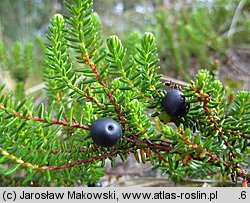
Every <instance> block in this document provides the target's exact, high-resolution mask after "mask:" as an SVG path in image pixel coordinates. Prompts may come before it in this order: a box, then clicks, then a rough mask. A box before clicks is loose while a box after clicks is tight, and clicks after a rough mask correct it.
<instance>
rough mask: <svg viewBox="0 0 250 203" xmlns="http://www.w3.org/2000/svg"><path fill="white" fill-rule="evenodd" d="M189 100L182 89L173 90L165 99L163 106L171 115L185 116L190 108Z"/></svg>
mask: <svg viewBox="0 0 250 203" xmlns="http://www.w3.org/2000/svg"><path fill="white" fill-rule="evenodd" d="M187 101H188V100H187V98H185V96H184V94H183V93H182V92H181V91H179V90H171V91H169V92H168V93H167V94H166V95H165V97H164V99H163V108H164V109H165V111H166V112H167V113H168V114H169V115H170V116H173V117H183V116H185V115H187V113H188V112H189V109H190V104H189V103H187Z"/></svg>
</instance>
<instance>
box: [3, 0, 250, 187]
mask: <svg viewBox="0 0 250 203" xmlns="http://www.w3.org/2000/svg"><path fill="white" fill-rule="evenodd" d="M92 4H93V2H92V1H91V0H72V2H71V4H69V3H65V6H66V7H67V10H68V14H66V15H64V16H63V15H61V14H56V15H55V16H54V17H53V18H52V19H51V23H50V26H49V31H50V33H49V34H48V35H47V39H48V41H47V44H46V56H45V61H46V65H45V70H44V76H45V81H46V91H47V96H48V104H45V103H44V104H43V103H41V104H40V105H39V106H38V108H35V106H34V101H33V99H27V98H24V97H23V98H22V99H18V100H15V99H14V98H13V97H15V96H16V92H14V93H13V92H8V91H5V89H4V85H2V86H1V87H0V89H1V91H2V93H1V94H0V134H1V137H0V146H1V147H0V153H1V155H2V156H1V157H0V163H1V165H2V166H3V169H1V170H2V171H3V172H2V171H1V174H5V175H6V176H11V174H13V173H18V172H19V171H20V170H22V169H24V171H25V178H24V179H23V181H22V184H23V185H27V184H29V183H30V182H33V183H36V184H37V185H65V186H69V185H73V184H95V183H97V182H98V181H99V179H100V178H101V177H102V176H103V175H104V171H103V167H104V166H105V164H106V161H107V160H110V161H111V166H114V165H115V164H116V157H120V158H121V160H122V161H125V160H126V159H127V157H128V156H129V154H133V155H134V157H135V159H136V160H137V161H138V162H142V163H146V162H147V161H150V163H151V164H152V165H153V166H154V167H158V168H160V169H162V171H163V173H167V174H168V175H169V176H168V177H169V178H170V179H172V180H175V181H177V180H182V179H185V178H188V177H204V176H208V174H218V170H220V173H221V174H222V175H224V176H230V177H231V178H232V180H233V181H235V180H236V179H237V178H243V179H247V178H248V179H249V175H248V174H247V172H246V167H247V160H248V158H249V131H250V125H249V114H250V93H249V92H243V91H242V92H238V93H237V95H236V97H235V98H234V99H233V101H232V102H231V103H228V101H227V99H226V97H225V88H224V87H223V85H222V83H221V82H220V81H219V80H217V79H216V78H214V76H213V74H210V72H209V71H208V70H200V71H198V73H197V75H196V77H195V78H194V80H193V81H191V82H190V84H189V85H188V86H186V87H185V88H184V89H183V92H184V94H185V96H186V97H188V98H189V102H190V104H191V110H190V112H189V113H188V115H187V116H186V117H184V118H179V119H174V118H170V117H169V116H168V115H166V117H165V116H164V114H163V108H162V99H163V97H164V94H165V93H166V91H165V90H162V88H163V86H164V84H163V83H161V82H160V80H159V79H160V77H161V75H160V74H159V73H158V72H159V69H160V66H158V63H159V59H158V55H157V46H156V39H155V37H154V35H153V34H152V33H150V32H145V33H144V34H142V36H139V35H137V34H134V37H132V40H134V45H135V46H131V45H129V44H128V46H127V47H128V48H129V49H130V50H127V49H126V48H125V47H124V46H123V44H122V42H121V40H120V39H119V38H118V37H117V36H114V35H112V36H109V37H107V38H106V40H105V39H103V38H102V35H101V24H100V21H99V18H98V15H97V14H96V13H94V12H93V11H92V9H91V7H92ZM194 15H195V14H194ZM196 17H197V16H196ZM194 18H195V16H194ZM169 37H171V35H169ZM171 46H173V47H175V45H174V44H172V45H171ZM0 50H2V51H1V52H0V53H1V54H0V56H2V55H3V54H2V53H4V49H0ZM178 51H179V49H176V53H175V57H176V58H178V57H180V56H179V55H178V53H177V52H178ZM24 53H25V54H24V56H25V57H24V58H26V59H29V56H30V53H31V51H30V47H29V46H28V47H27V48H25V51H24ZM13 56H15V60H21V58H22V57H20V46H19V45H16V47H15V52H13ZM187 57H188V56H187ZM3 58H4V57H3ZM3 61H4V60H3ZM14 62H15V61H14ZM22 64H23V66H22V67H28V66H30V61H29V60H25V63H22ZM14 67H18V66H14ZM22 74H23V73H22ZM22 74H20V75H18V76H19V77H21V76H22ZM25 78H26V77H25ZM22 81H23V82H24V78H23V77H22ZM158 115H159V118H158V117H157V116H158ZM162 116H163V117H162ZM101 117H109V118H112V119H114V120H116V121H117V122H119V124H120V125H121V127H122V129H123V137H122V139H121V141H120V142H119V143H118V144H117V145H116V146H114V147H112V148H103V147H98V146H96V145H94V144H93V141H92V139H91V137H90V134H89V130H90V126H91V124H92V123H93V121H95V120H96V119H97V118H101ZM159 120H163V122H160V121H159ZM169 121H171V122H174V123H175V124H176V129H175V130H174V129H173V127H171V126H170V125H169V123H168V122H169Z"/></svg>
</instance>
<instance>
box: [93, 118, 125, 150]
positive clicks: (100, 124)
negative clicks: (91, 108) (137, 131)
mask: <svg viewBox="0 0 250 203" xmlns="http://www.w3.org/2000/svg"><path fill="white" fill-rule="evenodd" d="M90 135H91V137H92V139H93V142H94V143H95V144H96V145H98V146H101V147H112V146H114V145H115V144H116V143H117V142H118V141H119V140H120V139H121V137H122V129H121V126H120V125H119V123H117V122H116V121H115V120H113V119H110V118H99V119H97V120H95V121H94V122H93V123H92V125H91V127H90Z"/></svg>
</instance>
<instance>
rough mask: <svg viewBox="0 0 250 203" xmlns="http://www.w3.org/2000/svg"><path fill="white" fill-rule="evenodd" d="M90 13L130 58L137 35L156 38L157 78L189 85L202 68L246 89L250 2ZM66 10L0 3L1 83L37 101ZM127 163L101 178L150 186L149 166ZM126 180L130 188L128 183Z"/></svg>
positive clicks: (45, 0)
mask: <svg viewBox="0 0 250 203" xmlns="http://www.w3.org/2000/svg"><path fill="white" fill-rule="evenodd" d="M67 1H68V2H70V0H67ZM94 11H95V12H97V13H98V14H99V16H100V19H101V21H102V29H103V38H104V39H105V37H107V36H109V35H117V36H118V37H119V38H120V39H121V40H122V42H123V45H124V46H125V47H127V48H128V54H133V53H131V52H132V51H131V49H130V47H134V46H135V45H136V43H137V42H138V38H140V36H141V35H142V33H144V32H146V31H149V32H152V33H154V35H155V37H156V42H157V47H158V54H159V59H160V63H159V65H160V66H161V73H162V74H164V75H166V76H170V77H173V78H176V79H179V80H183V81H186V82H189V81H190V80H191V79H192V78H193V77H194V76H195V74H196V73H197V70H198V69H201V68H206V69H208V70H210V71H211V72H212V73H213V74H214V75H215V76H216V77H217V78H218V79H220V80H221V81H222V82H223V84H224V85H225V86H227V87H228V88H230V89H231V90H232V91H237V90H250V1H247V0H153V1H152V0H129V1H128V0H94ZM66 12H67V11H66V9H65V7H64V6H63V0H1V1H0V83H6V84H7V88H9V89H14V87H15V86H16V85H18V84H19V82H21V83H20V85H22V84H25V85H24V86H23V87H22V88H23V89H24V90H25V91H24V92H25V94H26V95H25V96H28V97H29V96H33V97H35V98H36V102H37V103H40V102H41V100H43V99H44V98H45V96H44V92H43V91H42V89H43V83H42V82H43V68H44V50H45V48H44V45H45V44H44V43H45V42H46V36H45V34H46V33H48V29H47V28H48V25H49V21H50V19H51V17H52V16H53V15H54V14H56V13H66ZM22 88H17V89H22ZM21 92H22V91H21ZM17 94H18V93H17ZM20 94H21V93H20ZM22 96H23V95H20V98H21V97H22ZM130 163H131V160H130V159H129V160H128V162H127V163H126V164H125V165H124V164H122V167H120V166H119V164H118V166H117V167H116V170H110V169H109V168H107V169H106V170H107V171H106V172H107V174H108V177H106V178H107V179H106V181H107V180H108V179H110V178H111V177H115V179H116V180H117V179H119V180H122V181H123V179H122V178H123V177H124V176H129V177H131V176H133V177H134V176H135V175H137V176H145V177H147V178H148V179H147V180H148V181H146V184H149V186H150V184H152V183H153V182H152V181H151V179H150V177H153V178H154V180H156V179H155V178H156V177H159V175H160V174H159V173H158V172H157V171H154V172H152V170H151V167H150V166H147V165H143V166H141V165H140V167H139V169H138V166H137V165H136V164H130ZM132 163H134V161H132ZM126 167H127V168H126ZM134 167H135V168H136V170H135V168H134ZM135 171H136V172H135ZM151 173H153V175H152V174H151ZM145 174H146V175H145ZM150 174H151V175H152V176H151V175H150ZM139 180H141V179H138V181H139ZM122 181H121V183H117V181H116V184H124V182H122ZM133 181H134V179H133ZM158 181H160V183H159V184H162V182H161V179H159V180H158ZM164 181H165V180H164ZM192 181H193V180H192ZM197 181H198V183H200V182H199V180H197ZM111 182H112V181H111ZM118 182H119V181H118ZM125 182H126V184H130V183H129V182H128V178H126V181H125ZM109 183H110V181H109ZM154 183H157V184H158V182H157V181H154ZM201 183H202V184H203V183H204V181H201ZM205 183H207V182H205ZM131 184H132V185H133V184H134V182H133V183H131ZM135 184H137V185H140V184H142V185H145V182H142V183H138V182H137V183H135ZM164 184H165V182H164Z"/></svg>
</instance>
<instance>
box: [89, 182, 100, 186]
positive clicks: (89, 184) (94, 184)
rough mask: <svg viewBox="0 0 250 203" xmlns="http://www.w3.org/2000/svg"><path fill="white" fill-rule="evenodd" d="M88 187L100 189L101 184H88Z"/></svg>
mask: <svg viewBox="0 0 250 203" xmlns="http://www.w3.org/2000/svg"><path fill="white" fill-rule="evenodd" d="M88 187H102V183H100V182H98V183H90V184H88Z"/></svg>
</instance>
